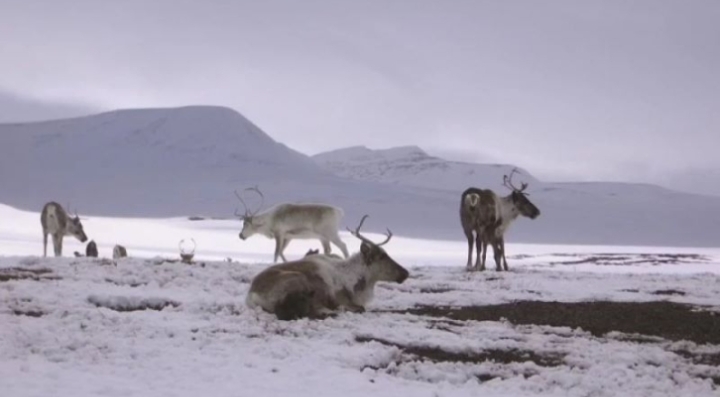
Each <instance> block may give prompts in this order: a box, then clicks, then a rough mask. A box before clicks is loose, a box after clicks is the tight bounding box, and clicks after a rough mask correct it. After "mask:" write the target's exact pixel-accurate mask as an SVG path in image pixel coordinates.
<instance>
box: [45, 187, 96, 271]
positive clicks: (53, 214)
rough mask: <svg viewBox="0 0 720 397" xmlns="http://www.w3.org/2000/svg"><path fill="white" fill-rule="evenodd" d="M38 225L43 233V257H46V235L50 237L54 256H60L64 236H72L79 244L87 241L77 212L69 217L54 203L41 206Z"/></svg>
mask: <svg viewBox="0 0 720 397" xmlns="http://www.w3.org/2000/svg"><path fill="white" fill-rule="evenodd" d="M40 224H41V225H42V232H43V257H47V242H48V234H50V235H52V239H53V250H54V252H55V256H62V243H63V238H64V237H65V236H74V237H75V238H77V239H78V240H80V242H81V243H84V242H85V241H87V236H86V235H85V231H84V230H83V225H82V223H81V222H80V217H79V216H78V214H77V212H76V213H75V216H74V217H71V216H69V215H68V213H67V212H66V211H65V209H64V208H63V207H62V206H61V205H60V204H58V203H56V202H54V201H50V202H48V203H46V204H45V205H44V206H43V209H42V212H41V213H40Z"/></svg>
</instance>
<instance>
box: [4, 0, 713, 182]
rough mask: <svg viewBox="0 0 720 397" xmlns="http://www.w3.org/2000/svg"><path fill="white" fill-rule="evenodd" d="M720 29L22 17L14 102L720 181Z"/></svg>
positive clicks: (370, 14) (266, 10)
mask: <svg viewBox="0 0 720 397" xmlns="http://www.w3.org/2000/svg"><path fill="white" fill-rule="evenodd" d="M718 20H720V3H718V2H717V1H714V0H696V1H693V2H679V1H673V0H653V1H648V0H646V1H634V2H619V1H605V2H577V1H570V0H564V1H544V2H533V1H515V2H498V1H461V0H458V1H450V2H440V1H426V0H413V1H410V0H407V1H392V2H388V1H369V2H351V1H303V2H293V1H276V0H270V1H263V2H250V1H246V2H242V1H239V2H229V1H206V2H194V1H168V0H156V1H152V2H147V1H136V0H131V1H125V2H105V1H74V2H73V3H72V6H69V5H68V3H61V2H50V1H48V2H38V1H34V2H17V3H15V4H12V5H4V6H3V12H2V13H0V35H2V36H3V37H13V40H3V41H2V42H0V56H1V57H2V60H3V62H1V63H0V86H5V87H9V88H10V89H12V90H13V91H16V92H25V91H27V92H32V93H33V94H34V95H35V96H43V95H48V96H52V97H54V98H57V97H63V98H67V99H68V100H76V101H82V102H91V103H94V104H97V106H100V107H106V108H110V107H140V106H174V105H187V104H217V105H225V106H230V107H233V108H235V109H237V110H238V111H240V112H242V113H243V114H244V115H246V116H247V117H249V118H250V119H252V120H253V121H254V122H256V123H257V124H258V125H259V126H260V127H261V128H263V129H264V130H265V131H267V132H268V133H269V134H271V135H272V136H273V137H274V138H275V139H277V140H279V141H282V142H284V143H286V144H288V145H289V146H291V147H294V148H297V149H298V150H301V151H304V152H307V153H316V152H319V151H322V150H327V149H333V148H337V147H341V146H349V145H357V144H364V145H367V146H370V147H388V146H394V145H410V144H417V145H419V146H421V147H423V148H425V149H427V150H428V151H431V152H432V151H433V150H435V151H437V152H438V153H451V154H452V153H458V152H462V153H463V155H462V159H469V158H472V157H473V156H472V154H471V153H476V154H477V156H476V158H477V159H487V158H489V159H498V161H501V162H508V163H517V164H518V165H520V166H522V167H524V168H527V169H529V170H533V171H534V172H535V173H536V174H538V176H540V177H545V178H548V179H583V180H596V179H609V180H632V181H635V180H643V181H652V182H663V183H665V182H666V181H669V180H670V179H669V178H667V177H666V175H668V174H671V173H682V172H683V171H684V170H690V169H710V170H717V169H720V157H718V156H716V155H715V151H716V148H717V147H718V146H719V144H720V134H719V133H718V129H719V127H720V113H718V112H717V104H718V103H720V75H718V73H717V72H716V70H720V53H719V52H718V51H717V43H718V40H720V24H718V23H717V21H718ZM8 59H12V60H13V62H5V61H6V60H8ZM719 182H720V181H719ZM668 183H675V184H676V185H677V182H668Z"/></svg>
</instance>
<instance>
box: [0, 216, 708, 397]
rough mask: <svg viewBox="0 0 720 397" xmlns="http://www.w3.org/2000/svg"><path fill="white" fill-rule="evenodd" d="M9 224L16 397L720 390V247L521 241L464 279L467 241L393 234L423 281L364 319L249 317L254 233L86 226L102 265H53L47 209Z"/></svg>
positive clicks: (391, 289)
mask: <svg viewBox="0 0 720 397" xmlns="http://www.w3.org/2000/svg"><path fill="white" fill-rule="evenodd" d="M0 215H2V219H4V222H3V223H2V224H0V255H2V256H0V324H2V326H0V380H1V381H0V391H1V394H2V396H12V397H24V396H41V395H42V396H45V395H72V396H76V397H83V396H160V395H163V396H198V395H212V396H237V395H268V396H269V395H272V396H294V397H298V396H315V397H317V396H367V395H376V396H393V397H397V396H405V395H412V396H509V395H511V396H713V395H718V393H719V390H718V385H720V370H719V369H718V364H720V314H719V312H720V304H719V303H718V302H720V288H719V287H718V286H719V285H720V250H719V249H709V248H708V249H692V248H669V247H667V248H648V247H611V246H595V247H593V246H575V247H571V246H552V245H532V244H508V254H509V258H508V260H509V262H510V266H511V271H510V272H495V271H494V270H490V271H486V272H483V273H467V272H465V270H464V263H465V246H464V244H461V243H458V242H447V241H431V240H417V239H409V238H402V237H395V238H393V240H392V241H391V242H390V243H389V244H388V245H387V250H388V253H389V254H390V255H392V256H393V257H394V258H396V259H397V260H398V261H399V262H400V263H402V264H403V265H404V266H406V267H407V268H408V269H409V270H410V272H411V277H410V279H408V280H407V281H406V282H405V283H403V284H379V285H378V286H377V287H376V298H375V300H374V301H373V302H372V303H371V304H370V305H369V306H368V311H367V312H366V313H363V314H340V315H338V316H336V317H334V318H328V319H325V320H317V321H308V320H299V321H291V322H279V321H277V320H275V319H274V318H273V317H272V316H270V315H267V314H266V313H256V312H252V311H250V310H249V309H247V308H246V307H245V305H244V296H245V293H246V291H247V288H248V285H249V282H250V280H251V279H252V277H253V275H254V274H256V273H257V272H259V271H260V270H262V269H263V268H264V267H266V266H268V265H269V261H270V259H271V252H272V245H271V242H270V240H267V239H264V238H261V237H253V238H252V239H250V240H248V241H245V242H242V241H240V240H239V239H238V238H237V232H238V229H239V222H236V221H222V220H219V221H218V220H205V221H189V220H187V219H183V218H176V219H141V218H135V219H120V218H117V219H113V218H107V217H89V218H88V219H85V220H84V223H85V229H86V231H87V233H88V235H89V237H90V238H92V239H94V240H95V241H97V243H98V246H99V248H100V255H101V258H98V259H91V258H74V257H72V256H71V255H72V251H75V250H77V251H83V250H82V248H83V247H82V245H81V244H80V243H78V242H77V241H73V240H66V241H67V245H66V247H65V250H64V252H65V257H63V258H47V259H43V258H41V257H38V255H39V254H40V253H41V252H42V251H41V249H42V244H41V236H40V232H39V215H38V214H37V212H35V213H32V212H23V211H19V210H17V209H14V208H11V207H7V206H0ZM372 222H378V220H377V219H375V218H373V217H372V216H371V218H369V219H368V222H367V223H368V224H370V223H372ZM182 238H194V239H195V240H196V241H197V245H198V249H197V256H196V258H195V263H193V264H191V265H186V264H182V263H178V262H177V261H176V259H177V250H178V248H177V243H178V241H179V240H180V239H182ZM343 238H344V239H345V240H346V242H347V243H348V244H349V248H350V249H351V251H355V250H356V249H357V247H358V244H357V241H355V240H354V239H353V238H352V237H350V236H348V235H347V234H343ZM115 243H121V244H123V245H125V246H127V248H128V252H129V254H130V256H131V257H130V258H124V259H121V260H119V261H118V263H117V265H115V264H114V263H113V261H112V260H111V259H108V258H107V257H108V256H110V249H111V247H112V245H114V244H115ZM310 247H312V248H318V247H319V243H317V242H311V241H308V242H295V241H294V242H293V243H292V244H291V245H290V247H289V248H288V253H289V255H288V257H289V258H290V257H293V258H294V257H299V256H301V255H302V254H304V252H305V251H306V250H307V248H310ZM225 258H229V260H226V259H225Z"/></svg>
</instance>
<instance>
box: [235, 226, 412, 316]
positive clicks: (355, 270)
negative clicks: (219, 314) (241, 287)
mask: <svg viewBox="0 0 720 397" xmlns="http://www.w3.org/2000/svg"><path fill="white" fill-rule="evenodd" d="M365 218H367V215H365V216H363V217H362V220H360V224H359V225H358V227H357V228H356V229H355V231H352V230H350V229H348V230H349V231H350V233H351V234H352V235H354V236H355V237H357V238H359V239H360V240H361V241H362V243H361V244H360V252H358V253H355V254H353V255H352V256H350V257H349V258H346V259H342V258H339V257H338V258H333V257H331V256H327V255H321V254H310V255H307V256H306V257H304V258H302V259H298V260H295V261H292V262H287V263H282V264H277V265H274V266H270V267H268V268H267V269H265V270H263V271H261V272H260V273H259V274H258V275H257V276H255V278H253V280H252V282H251V284H250V289H249V291H248V294H247V297H246V299H245V304H246V305H247V306H248V307H250V308H253V309H255V308H261V309H262V310H264V311H266V312H268V313H274V314H275V316H276V317H277V318H278V319H280V320H293V319H297V318H303V317H308V318H318V317H321V316H324V315H327V314H331V313H333V312H334V311H336V310H345V311H352V312H357V313H362V312H364V311H365V305H366V304H367V303H368V302H370V301H371V300H372V298H373V292H374V288H375V284H376V283H377V282H378V281H388V282H396V283H402V282H404V281H405V280H406V279H407V278H408V276H409V273H408V271H407V270H406V269H405V268H403V267H402V266H400V265H399V264H398V263H397V262H395V260H393V259H392V258H391V257H390V256H389V255H388V254H387V253H386V252H385V250H384V249H383V248H382V246H383V245H385V244H387V243H388V241H390V238H391V237H392V232H391V231H390V230H388V233H387V238H386V239H385V241H383V242H382V243H379V244H376V243H374V242H372V241H370V240H368V239H367V238H365V237H364V236H362V235H361V234H360V228H361V227H362V224H363V222H364V221H365Z"/></svg>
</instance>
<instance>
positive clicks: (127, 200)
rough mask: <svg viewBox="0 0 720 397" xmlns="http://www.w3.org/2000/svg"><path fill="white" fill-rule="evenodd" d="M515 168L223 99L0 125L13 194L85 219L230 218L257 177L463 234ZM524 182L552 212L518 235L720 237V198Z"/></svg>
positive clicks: (293, 193) (16, 202)
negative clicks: (253, 112) (305, 127)
mask: <svg viewBox="0 0 720 397" xmlns="http://www.w3.org/2000/svg"><path fill="white" fill-rule="evenodd" d="M511 168H512V166H511V165H483V164H469V163H460V162H448V161H445V160H443V159H440V158H437V157H432V156H429V155H427V154H426V153H424V152H423V151H422V150H420V149H418V148H415V147H404V148H396V149H391V150H385V151H372V150H369V149H367V148H358V147H356V148H351V149H343V150H339V151H335V152H331V153H325V154H321V155H317V156H314V157H313V158H310V157H308V156H306V155H304V154H302V153H299V152H297V151H294V150H292V149H290V148H288V147H286V146H285V145H283V144H282V143H279V142H276V141H275V140H273V139H272V138H271V137H269V136H268V135H267V134H265V133H264V132H263V131H262V130H260V129H259V128H258V127H257V126H255V125H254V124H253V123H252V122H250V121H249V120H247V119H246V118H245V117H243V116H242V115H241V114H239V113H237V112H236V111H234V110H231V109H227V108H221V107H210V106H190V107H182V108H166V109H139V110H119V111H113V112H108V113H101V114H97V115H93V116H87V117H78V118H72V119H64V120H54V121H46V122H34V123H16V124H0V203H3V204H8V205H11V206H13V207H17V208H20V209H24V210H31V211H38V212H39V211H40V209H41V208H42V205H43V204H44V203H45V202H47V201H49V200H55V201H58V202H60V203H62V204H66V203H69V204H70V205H71V207H72V209H76V210H77V211H78V212H79V213H80V214H81V215H84V216H93V215H104V216H123V217H170V216H191V215H200V216H208V217H231V216H232V214H233V212H234V210H235V208H236V207H237V205H238V202H237V199H236V198H235V196H234V195H233V190H234V189H242V188H244V187H247V186H251V185H255V184H257V185H259V187H260V188H261V190H262V191H263V193H264V194H265V206H266V207H267V206H269V205H272V204H276V203H278V202H283V201H301V202H325V203H329V204H333V205H337V206H340V207H342V208H343V209H344V211H345V221H344V223H343V227H345V226H355V225H356V223H357V222H358V220H359V219H360V217H361V216H362V215H363V214H369V215H370V216H371V218H370V220H368V222H366V227H367V230H368V231H371V232H372V231H375V232H383V231H384V230H385V228H386V227H389V228H390V229H391V230H392V231H393V232H394V233H395V234H397V235H404V236H408V237H421V238H432V239H451V240H464V236H463V234H462V231H461V228H460V224H459V219H458V206H459V199H460V193H461V192H462V190H463V189H464V188H465V187H467V186H471V185H475V186H485V187H491V188H493V189H494V190H496V191H497V192H498V193H501V194H506V193H507V190H506V189H505V188H504V187H502V186H501V184H502V175H503V174H505V173H507V172H509V170H510V169H511ZM521 180H525V181H528V182H530V187H529V188H528V191H529V192H530V194H531V196H530V198H531V200H533V202H535V203H536V204H537V205H538V207H539V208H540V209H541V211H542V215H541V216H540V217H539V218H538V219H536V220H534V221H530V220H527V219H519V220H518V221H517V222H516V223H515V224H514V225H513V226H512V227H511V228H510V231H509V234H508V240H509V241H513V242H537V243H556V244H627V245H670V246H720V241H718V237H717V236H720V199H718V198H714V197H705V196H698V195H691V194H684V193H679V192H674V191H670V190H666V189H662V188H659V187H656V186H650V185H628V184H583V183H565V184H554V183H552V184H551V183H543V182H542V181H538V180H537V179H535V178H533V177H532V175H531V174H530V173H528V172H526V171H523V175H520V176H519V178H518V182H519V181H521ZM248 200H249V201H250V205H251V206H253V205H255V204H256V203H257V201H256V200H252V198H248ZM38 225H39V221H38ZM239 228H240V225H239V223H238V225H237V228H233V230H229V231H228V233H233V234H235V233H237V231H238V230H239ZM138 233H142V231H138ZM38 236H39V232H38Z"/></svg>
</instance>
